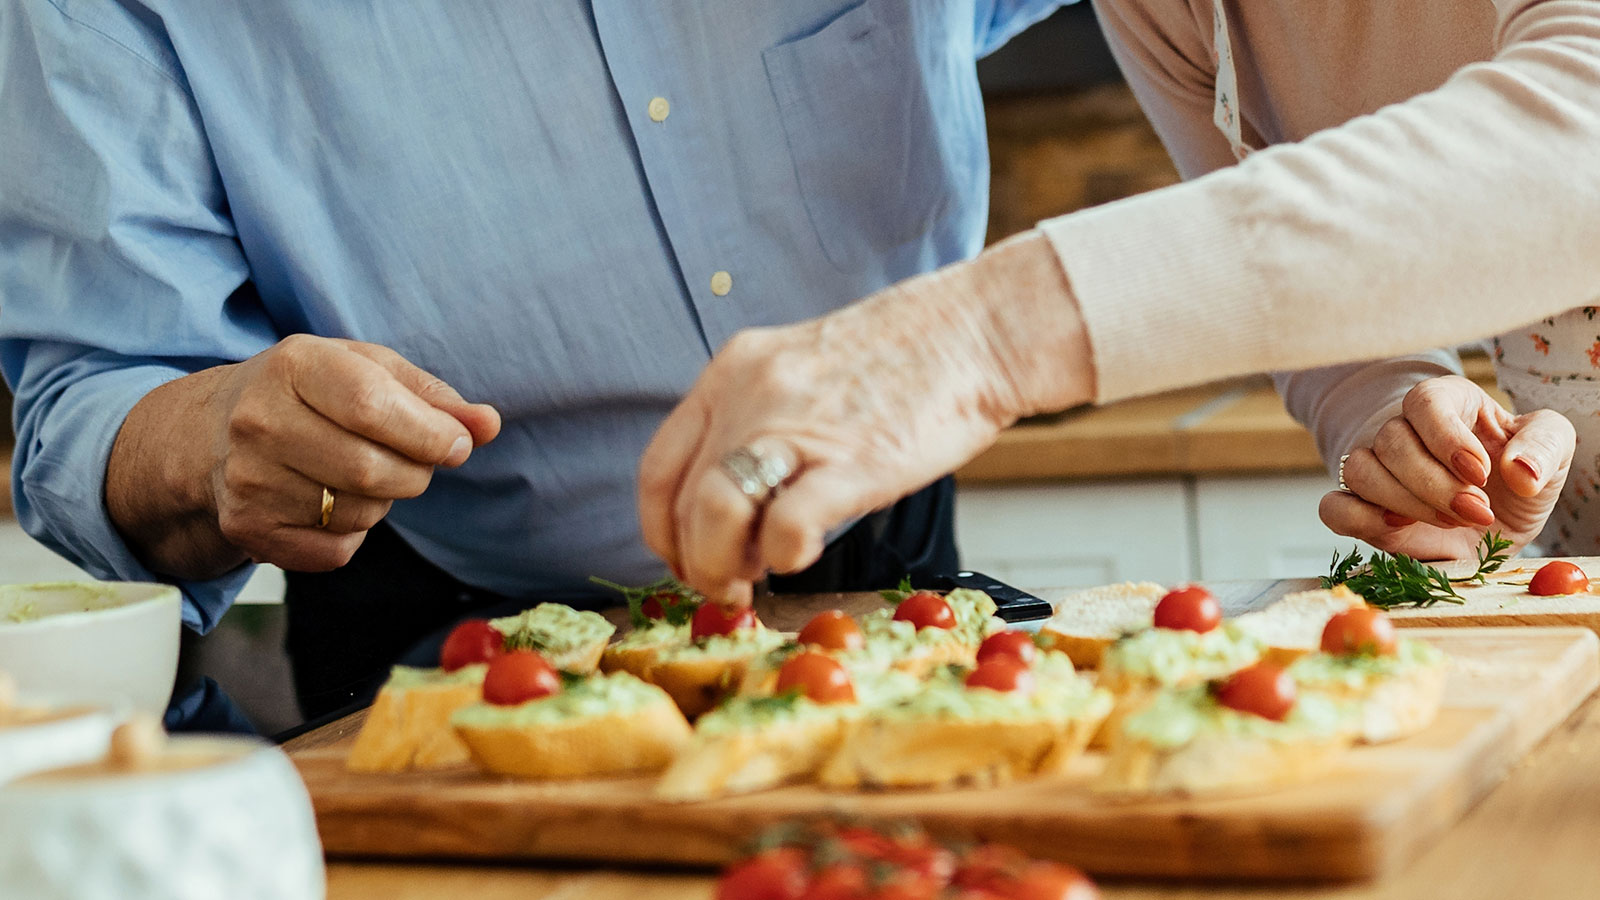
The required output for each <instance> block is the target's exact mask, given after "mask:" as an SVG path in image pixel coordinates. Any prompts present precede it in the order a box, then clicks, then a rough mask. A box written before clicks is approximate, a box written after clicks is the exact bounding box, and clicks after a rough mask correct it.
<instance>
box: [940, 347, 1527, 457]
mask: <svg viewBox="0 0 1600 900" xmlns="http://www.w3.org/2000/svg"><path fill="white" fill-rule="evenodd" d="M1463 365H1464V366H1465V368H1466V372H1467V375H1468V377H1470V378H1472V379H1473V380H1474V381H1476V382H1478V383H1479V384H1482V385H1484V386H1485V387H1486V388H1488V389H1489V390H1490V391H1491V393H1496V395H1497V396H1500V398H1501V401H1502V402H1506V400H1505V398H1504V396H1503V395H1499V394H1498V392H1497V389H1496V388H1495V379H1494V367H1493V364H1492V363H1490V362H1489V360H1488V359H1487V358H1486V357H1482V356H1476V357H1473V356H1469V357H1467V358H1466V359H1464V360H1463ZM1321 471H1323V468H1322V460H1321V458H1320V457H1318V455H1317V448H1316V444H1315V442H1314V441H1313V440H1312V438H1311V434H1310V433H1309V432H1307V431H1306V430H1305V429H1304V428H1302V427H1301V426H1300V424H1299V423H1298V422H1296V421H1295V420H1294V419H1292V418H1290V416H1289V413H1288V412H1287V411H1286V410H1285V409H1284V408H1283V402H1282V401H1281V400H1280V399H1279V398H1278V395H1277V393H1276V392H1275V391H1274V390H1273V388H1272V382H1271V380H1270V379H1268V378H1267V377H1266V376H1264V375H1262V376H1254V377H1250V378H1243V379H1238V380H1234V381H1226V382H1219V383H1216V384H1209V385H1204V386H1202V387H1197V388H1188V389H1185V390H1180V391H1173V392H1171V393H1167V394H1158V395H1156V396H1153V397H1140V398H1136V399H1133V400H1125V401H1123V402H1121V403H1114V404H1111V405H1109V406H1104V407H1083V408H1079V409H1075V410H1069V411H1067V412H1064V413H1059V414H1057V415H1053V416H1044V417H1040V418H1038V419H1032V420H1029V421H1027V422H1024V423H1021V424H1019V425H1017V426H1015V427H1013V428H1011V429H1009V430H1007V431H1006V432H1005V433H1004V434H1002V435H1001V436H1000V439H999V441H997V442H996V443H995V445H994V446H993V447H991V448H989V449H988V450H986V451H984V453H982V454H981V455H979V456H978V458H976V459H974V460H973V461H972V462H970V463H968V464H967V465H966V466H964V467H962V469H961V470H960V471H958V472H957V473H956V477H957V478H958V479H960V480H961V481H962V482H963V483H968V484H974V483H983V482H1006V481H1040V480H1064V479H1072V478H1111V477H1128V476H1151V475H1216V474H1237V473H1246V472H1257V473H1288V472H1321Z"/></svg>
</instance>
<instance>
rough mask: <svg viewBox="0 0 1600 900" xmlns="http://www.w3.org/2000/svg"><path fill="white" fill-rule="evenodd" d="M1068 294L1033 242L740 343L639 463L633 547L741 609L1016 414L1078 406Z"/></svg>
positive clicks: (1084, 361) (1085, 377) (1085, 364)
mask: <svg viewBox="0 0 1600 900" xmlns="http://www.w3.org/2000/svg"><path fill="white" fill-rule="evenodd" d="M1069 298H1070V294H1069V293H1068V292H1067V289H1066V286H1065V277H1064V276H1063V275H1062V274H1061V270H1060V267H1059V263H1057V262H1056V259H1055V254H1054V253H1053V251H1051V249H1050V248H1049V246H1048V245H1047V244H1046V243H1045V241H1044V239H1043V238H1042V237H1039V236H1037V235H1029V236H1024V237H1023V238H1020V239H1016V240H1013V241H1008V242H1006V243H1004V244H1001V245H998V246H997V247H995V248H992V249H991V250H990V251H988V252H986V253H985V254H984V255H983V256H980V257H979V258H978V260H976V261H974V262H973V263H971V264H958V265H956V266H951V267H948V268H946V269H942V270H940V271H938V272H934V273H931V274H929V275H924V276H921V277H918V278H915V279H911V280H909V281H906V282H902V283H901V284H899V285H895V286H893V287H890V288H887V289H885V290H883V291H880V292H879V293H877V294H875V295H873V296H872V297H870V298H868V299H867V300H865V301H863V302H861V303H858V304H856V305H853V306H850V307H846V308H844V309H842V310H840V311H838V312H836V313H833V314H831V315H828V316H824V317H822V318H820V319H815V320H812V321H809V322H802V323H799V324H797V325H790V326H787V327H783V328H758V329H751V330H748V331H744V332H740V333H739V334H737V335H735V336H734V337H733V339H732V340H730V341H729V342H728V344H727V345H726V346H725V347H724V348H723V349H722V350H721V351H720V352H719V353H718V354H717V355H716V357H715V358H713V359H712V360H711V363H710V364H709V365H708V366H707V367H706V369H705V371H704V372H703V373H702V374H701V376H700V378H699V380H698V381H697V382H696V383H695V385H694V387H693V388H692V389H691V390H690V392H689V394H688V396H686V397H685V398H684V400H683V402H682V403H681V404H680V405H679V406H678V408H677V409H676V410H674V411H673V413H672V415H671V416H669V417H668V418H667V420H666V421H665V422H664V423H663V424H662V426H661V428H660V430H659V431H657V433H656V436H655V438H654V439H653V440H652V441H651V443H650V446H649V447H648V448H647V449H646V451H645V453H644V457H643V459H642V460H641V462H640V485H639V490H640V494H639V513H640V520H641V523H642V525H643V528H644V536H645V540H646V542H647V543H648V544H649V545H650V548H651V549H652V550H654V551H655V552H656V553H658V554H659V555H660V556H661V557H662V558H663V559H665V560H666V561H667V563H668V564H669V565H671V566H672V568H673V570H674V572H676V573H677V574H678V576H679V577H680V578H682V579H684V580H685V581H687V582H688V583H689V584H691V585H692V586H694V587H695V588H697V589H699V590H700V591H701V592H703V593H705V594H706V595H707V596H709V597H712V598H715V599H718V600H721V601H722V602H724V603H728V604H739V603H742V602H748V598H749V596H750V592H751V585H752V583H753V582H754V581H756V580H757V579H759V578H760V577H761V576H762V575H763V574H764V573H765V572H766V571H768V570H772V571H777V572H794V571H798V570H800V569H802V568H804V567H805V566H807V565H809V564H810V563H811V562H813V561H814V560H816V558H817V557H818V555H819V554H820V553H821V552H822V547H823V540H824V535H825V534H826V533H827V532H828V531H829V529H831V528H833V527H835V526H838V525H841V524H844V523H847V522H849V521H851V520H852V519H854V518H856V517H859V516H861V515H863V514H865V513H868V512H870V511H872V510H874V509H877V508H879V507H882V506H885V505H887V504H889V503H891V502H893V501H894V500H896V499H898V498H899V497H901V496H904V495H905V494H907V493H910V492H911V491H913V490H916V489H917V488H919V487H921V486H923V485H925V484H927V483H929V482H931V481H932V480H934V479H935V478H937V477H939V476H940V475H943V474H944V473H946V472H949V471H951V470H952V469H954V468H956V467H957V466H959V465H961V464H962V463H963V462H965V461H966V460H968V459H971V458H972V457H973V456H974V455H976V454H977V453H978V452H979V451H981V450H982V449H984V448H985V447H987V446H989V444H990V443H992V442H993V441H994V439H995V436H996V435H998V434H999V433H1000V430H1001V429H1002V428H1004V427H1005V426H1007V425H1009V424H1011V423H1012V422H1013V421H1015V420H1016V419H1017V418H1018V417H1019V416H1022V415H1027V414H1030V413H1033V412H1037V411H1040V410H1043V409H1060V408H1064V407H1066V406H1069V405H1072V404H1074V403H1081V402H1084V401H1086V400H1088V399H1089V398H1090V396H1091V395H1092V381H1093V375H1092V371H1091V369H1090V364H1089V355H1088V345H1087V339H1086V338H1085V336H1084V333H1083V329H1082V325H1081V321H1080V320H1079V319H1078V317H1077V314H1076V308H1075V306H1074V305H1073V304H1072V303H1071V302H1070V299H1069ZM739 448H750V449H752V450H754V451H756V452H758V453H759V454H761V455H763V456H767V457H773V458H776V459H778V460H781V461H782V462H783V463H784V464H785V465H786V466H787V470H788V471H789V472H790V473H792V474H791V475H790V476H789V477H788V479H787V480H786V481H785V482H784V483H783V485H782V486H781V487H780V488H779V489H778V490H777V492H776V493H775V494H774V495H773V496H772V497H771V498H770V500H767V501H765V502H764V503H763V502H762V500H761V498H760V497H759V496H758V497H755V498H752V497H748V496H746V495H745V494H744V493H742V492H741V490H740V488H739V487H738V486H737V485H736V484H735V482H734V480H733V479H732V478H731V477H730V476H729V474H728V473H727V472H726V471H725V470H724V468H723V466H722V464H721V463H722V460H724V459H726V458H727V457H728V455H729V454H730V453H732V452H733V451H735V450H736V449H739Z"/></svg>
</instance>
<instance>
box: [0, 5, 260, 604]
mask: <svg viewBox="0 0 1600 900" xmlns="http://www.w3.org/2000/svg"><path fill="white" fill-rule="evenodd" d="M63 9H64V8H63V7H59V6H57V5H56V4H54V3H50V2H46V0H26V2H20V3H15V4H10V5H8V8H7V9H6V10H4V11H0V47H3V48H4V51H5V52H4V53H0V61H3V62H0V64H3V66H4V68H3V69H0V84H3V85H4V94H5V102H3V103H0V134H4V135H6V139H5V152H4V153H3V154H0V304H3V308H4V310H5V314H4V316H3V317H0V365H3V367H4V371H5V376H6V380H7V381H8V382H9V383H10V385H11V387H12V390H13V392H14V394H15V404H14V409H13V418H14V425H15V429H16V436H17V443H16V450H15V452H14V457H13V462H12V495H13V503H14V504H15V507H16V512H17V518H18V520H19V522H20V523H21V524H22V526H23V527H24V528H25V529H26V530H27V531H28V533H29V534H31V535H33V536H34V537H36V538H38V539H39V540H40V541H41V542H43V543H44V544H45V545H47V546H49V547H50V548H52V549H53V550H55V551H56V552H58V553H60V554H62V555H63V556H65V557H67V558H68V559H71V560H72V561H73V562H75V563H77V564H78V565H80V566H82V567H83V568H85V569H86V570H88V571H89V572H90V573H91V574H93V575H95V576H96V577H100V578H107V579H117V580H138V581H166V580H170V579H165V578H162V577H160V576H158V575H157V574H156V573H154V572H152V571H150V570H149V569H147V568H146V567H145V566H143V565H142V564H141V563H140V562H139V560H138V559H137V558H136V557H135V555H134V554H133V553H132V551H131V550H130V549H129V547H128V546H127V544H126V543H125V542H124V541H123V540H122V538H121V536H120V535H119V534H118V532H117V530H116V528H115V526H114V525H113V524H112V523H111V521H110V517H109V515H108V513H107V511H106V506H105V472H106V462H107V460H108V459H109V457H110V453H111V446H112V443H113V441H114V440H115V438H116V434H117V431H118V429H120V428H121V425H122V422H123V420H124V419H125V418H126V417H127V414H128V412H129V410H130V409H132V408H133V406H134V404H136V403H137V402H138V401H139V400H140V399H141V398H142V397H143V396H144V395H145V394H146V393H148V392H149V391H150V390H151V389H153V388H154V387H156V386H158V385H160V384H162V383H164V382H166V381H169V380H171V379H174V378H177V377H180V376H182V375H185V374H188V373H190V372H194V371H197V370H199V369H202V368H206V367H209V366H213V365H217V364H219V363H223V362H231V361H235V360H238V359H243V358H245V357H247V356H249V355H251V354H253V353H255V352H258V351H259V350H261V349H264V348H265V347H267V346H270V345H271V344H272V343H273V341H274V340H275V336H274V335H273V334H272V329H271V327H270V325H269V324H268V323H267V321H266V317H265V315H264V313H263V312H262V311H261V310H260V308H259V304H258V303H253V302H251V301H252V298H253V297H254V295H253V293H252V292H250V291H249V290H248V289H246V288H245V287H244V286H245V285H246V279H247V278H248V274H249V273H248V269H247V266H246V263H245V259H244V255H243V252H242V251H241V249H240V247H239V244H238V242H237V240H236V239H235V235H234V230H233V224H232V222H231V221H230V218H229V214H228V210H227V202H226V198H225V197H224V194H223V190H222V184H221V179H220V177H219V176H218V174H217V171H216V167H215V165H214V163H213V161H212V159H211V154H210V151H209V149H208V147H207V145H206V141H205V138H204V132H203V128H202V126H201V122H200V118H199V115H198V113H197V111H196V108H195V104H194V100H193V98H192V96H191V95H190V92H189V90H188V85H187V82H186V80H185V78H184V74H183V72H182V71H181V69H180V68H179V67H178V65H177V62H176V59H175V57H174V55H173V53H172V50H171V46H170V44H168V43H166V41H165V38H164V36H163V35H162V33H161V32H160V31H159V28H158V26H155V25H152V19H151V17H150V16H149V14H148V13H140V14H135V13H133V12H131V11H129V10H128V9H126V8H124V7H122V6H120V5H118V4H115V3H100V4H79V5H76V6H74V7H71V15H70V16H69V15H68V14H67V13H66V12H64V11H63ZM141 9H142V8H141ZM249 574H250V573H249V572H248V571H247V570H246V569H241V570H238V571H236V572H233V573H229V574H228V575H227V576H224V577H223V578H220V579H216V580H214V581H208V582H203V583H202V582H188V583H180V584H179V587H181V588H182V589H183V592H184V595H185V599H186V602H185V604H184V621H185V623H186V624H188V625H190V626H191V627H194V628H198V629H201V630H205V629H208V628H210V627H211V625H213V624H214V623H215V622H216V619H217V617H218V616H220V615H221V613H222V611H223V610H224V609H225V608H226V606H227V604H228V603H229V602H231V598H232V596H233V595H234V594H235V593H236V592H237V590H238V588H239V587H241V586H242V585H243V583H244V581H245V580H246V579H247V578H248V576H249Z"/></svg>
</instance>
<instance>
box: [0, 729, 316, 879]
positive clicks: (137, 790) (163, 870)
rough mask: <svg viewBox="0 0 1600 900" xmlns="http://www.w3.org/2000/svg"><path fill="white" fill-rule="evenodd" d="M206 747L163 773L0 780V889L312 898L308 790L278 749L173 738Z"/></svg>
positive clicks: (175, 745)
mask: <svg viewBox="0 0 1600 900" xmlns="http://www.w3.org/2000/svg"><path fill="white" fill-rule="evenodd" d="M169 748H170V750H174V751H179V752H195V751H199V752H202V753H206V754H212V753H214V754H215V759H214V761H212V762H210V763H208V764H206V765H201V766H198V767H186V768H179V769H175V770H171V771H153V772H136V773H131V774H128V773H122V774H92V775H83V776H79V775H75V774H60V775H58V774H55V773H46V774H45V775H36V776H33V777H31V778H26V779H23V780H21V781H15V782H12V783H11V784H9V785H6V786H5V788H4V789H0V835H5V836H6V840H4V841H0V889H3V890H0V893H3V894H4V896H6V897H8V898H10V897H17V898H23V897H26V898H29V900H218V898H224V897H226V898H230V900H316V898H319V897H322V896H323V895H324V891H325V887H326V883H325V876H324V873H323V865H322V845H321V842H320V841H318V839H317V828H316V821H315V819H314V818H313V816H312V812H311V800H310V798H309V797H308V796H307V795H306V789H305V784H304V783H303V782H301V780H300V776H299V773H297V772H296V771H295V768H294V765H293V764H291V763H290V762H289V759H288V757H286V756H284V754H283V751H281V750H279V749H278V748H276V747H272V746H269V745H267V744H265V743H263V742H260V741H255V740H251V739H247V738H238V737H227V738H222V737H184V736H179V737H174V738H172V740H171V743H170V744H169Z"/></svg>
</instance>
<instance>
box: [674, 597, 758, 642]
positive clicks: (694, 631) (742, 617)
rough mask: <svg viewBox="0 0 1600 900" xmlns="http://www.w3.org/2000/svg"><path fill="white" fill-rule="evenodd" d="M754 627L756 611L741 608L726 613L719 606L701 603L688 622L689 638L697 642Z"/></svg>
mask: <svg viewBox="0 0 1600 900" xmlns="http://www.w3.org/2000/svg"><path fill="white" fill-rule="evenodd" d="M754 627H756V611H755V610H753V609H751V608H750V607H748V606H741V607H739V608H738V609H736V610H733V611H732V612H729V611H726V610H724V609H723V608H722V606H721V604H717V603H702V604H700V608H699V609H697V610H695V611H694V618H693V619H691V620H690V621H689V637H691V638H693V639H695V640H697V641H698V640H699V639H701V638H703V637H712V636H714V635H723V634H733V633H734V632H735V631H739V630H740V629H744V628H754Z"/></svg>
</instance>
